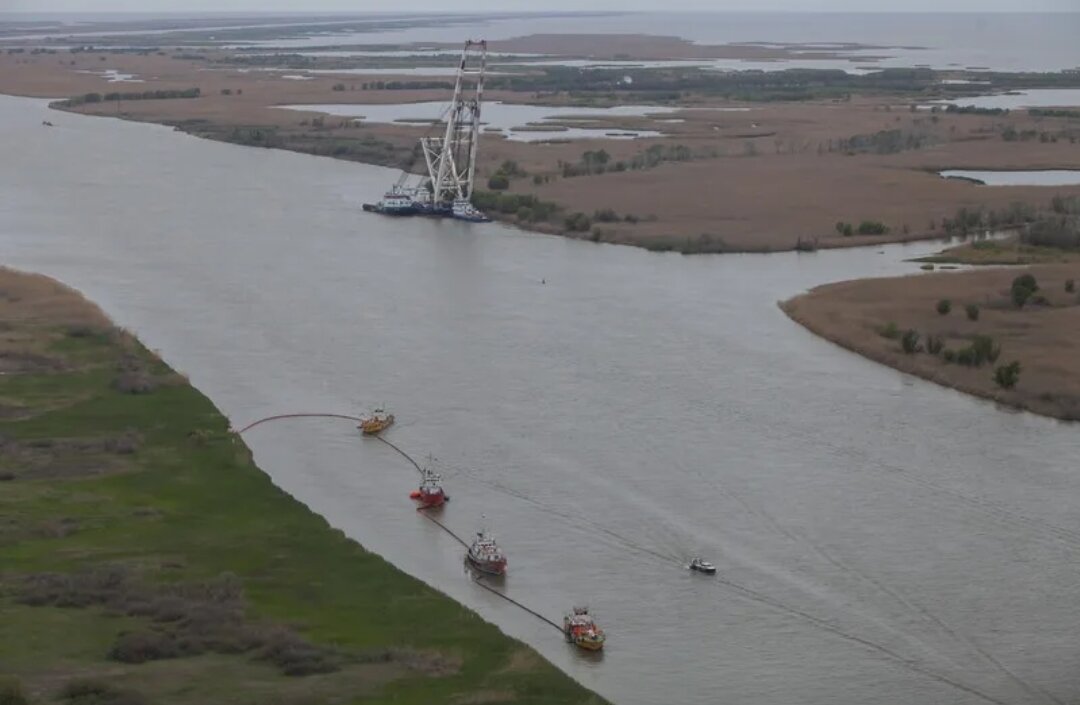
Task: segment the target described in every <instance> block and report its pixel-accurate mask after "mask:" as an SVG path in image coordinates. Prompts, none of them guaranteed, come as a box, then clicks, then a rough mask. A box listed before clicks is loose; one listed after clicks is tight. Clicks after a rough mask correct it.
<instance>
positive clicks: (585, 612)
mask: <svg viewBox="0 0 1080 705" xmlns="http://www.w3.org/2000/svg"><path fill="white" fill-rule="evenodd" d="M563 634H564V635H565V636H566V641H568V642H569V643H571V644H574V645H575V646H577V647H578V648H580V649H585V650H586V651H599V650H600V649H602V648H604V640H605V639H606V638H607V637H606V636H604V630H603V629H601V628H600V627H598V626H596V622H594V621H593V618H592V616H591V615H590V614H589V608H588V607H575V608H574V612H573V614H568V615H566V616H565V617H563Z"/></svg>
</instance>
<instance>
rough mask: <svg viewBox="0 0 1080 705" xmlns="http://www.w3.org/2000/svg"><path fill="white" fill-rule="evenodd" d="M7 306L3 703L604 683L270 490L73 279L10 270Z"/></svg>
mask: <svg viewBox="0 0 1080 705" xmlns="http://www.w3.org/2000/svg"><path fill="white" fill-rule="evenodd" d="M0 322H2V323H0V328H2V330H0V373H2V374H0V702H2V703H4V704H5V705H18V704H19V703H72V704H76V705H77V704H83V705H87V704H89V703H97V704H104V703H112V704H113V705H120V704H121V703H123V704H125V705H138V704H139V703H165V702H168V703H192V704H193V705H194V704H195V703H199V704H203V703H226V702H227V703H252V704H255V703H259V704H263V703H276V704H280V705H292V704H296V705H300V704H301V703H303V704H305V705H307V704H311V703H352V702H361V701H362V702H365V703H367V702H374V703H381V702H394V703H406V704H407V703H417V704H419V703H425V704H427V703H462V704H464V703H511V702H512V703H560V704H561V703H601V702H602V701H601V699H600V698H599V697H597V696H595V695H594V694H592V693H590V692H588V691H587V690H586V689H584V688H583V687H581V686H580V685H578V684H577V683H575V682H574V681H572V680H571V679H570V678H568V677H567V676H566V675H564V674H563V673H561V672H560V671H558V670H557V669H556V668H554V667H553V666H552V665H551V664H549V663H548V662H546V661H545V660H544V659H542V658H541V657H540V656H539V655H538V654H536V653H535V652H534V651H532V650H531V649H530V648H528V647H527V646H525V645H523V644H521V643H520V642H517V641H515V640H513V639H510V638H508V637H506V636H505V635H503V634H502V633H501V632H500V631H499V630H498V629H497V628H496V627H494V626H492V625H490V624H488V623H485V622H484V621H483V620H481V619H480V618H479V617H478V616H477V615H476V614H474V613H473V612H471V611H469V610H468V609H466V608H464V607H463V606H461V605H459V604H457V603H455V602H454V601H452V600H450V599H449V598H447V597H445V596H444V595H442V594H440V593H438V592H437V591H435V590H433V589H431V588H429V587H427V586H425V585H424V584H422V583H420V582H419V581H417V580H415V579H413V578H411V577H409V576H407V575H405V574H403V573H401V572H399V571H398V570H396V569H395V568H393V567H392V566H390V565H389V564H388V563H386V562H385V561H384V560H382V559H381V558H380V557H378V556H376V555H373V554H371V553H368V552H367V551H365V550H364V549H363V548H361V547H360V546H359V545H357V544H356V543H354V542H353V541H351V540H349V539H347V538H346V537H345V536H344V535H343V534H341V533H340V532H339V531H336V530H334V529H332V528H330V527H329V526H328V525H327V523H326V522H325V521H324V520H323V519H322V518H321V517H319V516H317V515H315V514H313V513H312V512H310V511H309V510H308V509H307V508H306V507H304V506H303V505H301V504H300V503H299V502H297V501H296V500H294V499H292V498H291V497H289V496H288V495H286V494H285V493H284V492H282V491H281V490H279V489H278V488H276V487H275V486H274V485H273V484H272V483H271V482H270V480H269V478H268V477H267V476H266V475H265V474H263V473H262V472H261V471H260V470H259V469H258V468H257V467H256V466H255V465H254V464H253V462H252V460H251V455H250V453H249V451H248V449H247V448H246V447H245V446H244V445H243V443H242V442H241V441H240V439H239V438H238V437H237V436H236V435H235V434H233V433H231V432H229V431H228V423H227V421H226V419H225V418H224V417H223V416H222V415H221V414H220V413H219V412H218V411H217V410H216V409H215V408H214V406H213V405H212V404H211V403H210V401H209V400H207V399H206V397H204V396H203V395H202V394H200V393H199V392H198V391H197V390H195V389H194V388H192V387H191V386H190V385H189V384H187V382H186V380H185V379H184V378H182V377H181V376H179V375H177V374H176V373H175V372H173V371H172V370H170V369H169V368H168V367H167V366H166V365H165V364H163V363H162V362H161V361H160V360H158V359H157V358H155V357H154V356H153V355H151V354H150V353H149V352H148V351H147V350H145V349H144V348H143V347H142V346H141V345H140V344H139V343H138V342H137V341H136V340H135V339H134V338H133V337H131V336H130V335H127V334H125V333H123V332H122V331H119V330H117V329H116V328H114V327H113V326H112V325H111V324H110V323H109V322H108V320H107V319H106V318H105V316H104V315H103V314H102V313H101V312H100V311H99V310H97V309H96V308H95V307H94V306H92V305H91V304H89V303H87V302H86V301H85V300H83V299H82V298H81V297H79V296H78V295H77V294H76V293H74V292H72V291H70V290H68V289H66V288H64V287H62V286H60V285H58V284H57V283H55V282H53V281H51V280H48V279H46V278H43V277H39V276H33V275H27V274H19V273H14V272H11V271H7V270H0Z"/></svg>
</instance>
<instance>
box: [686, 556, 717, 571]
mask: <svg viewBox="0 0 1080 705" xmlns="http://www.w3.org/2000/svg"><path fill="white" fill-rule="evenodd" d="M687 567H688V568H689V569H690V570H696V571H697V572H699V573H704V574H705V575H716V566H714V565H713V564H712V563H710V562H708V561H703V560H701V559H700V558H695V559H694V560H692V561H690V565H689V566H687Z"/></svg>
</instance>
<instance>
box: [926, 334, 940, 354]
mask: <svg viewBox="0 0 1080 705" xmlns="http://www.w3.org/2000/svg"><path fill="white" fill-rule="evenodd" d="M944 347H945V342H944V341H943V340H942V339H941V336H937V335H928V336H926V352H928V353H930V354H931V355H937V354H938V353H940V352H941V349H942V348H944Z"/></svg>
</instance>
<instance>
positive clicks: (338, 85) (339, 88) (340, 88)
mask: <svg viewBox="0 0 1080 705" xmlns="http://www.w3.org/2000/svg"><path fill="white" fill-rule="evenodd" d="M331 90H334V91H338V92H341V91H343V90H345V84H344V83H335V84H334V85H333V87H332V88H331Z"/></svg>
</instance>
